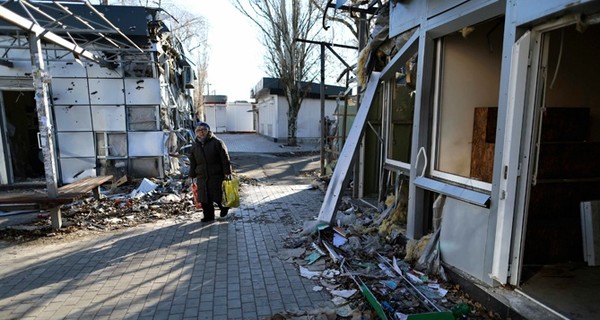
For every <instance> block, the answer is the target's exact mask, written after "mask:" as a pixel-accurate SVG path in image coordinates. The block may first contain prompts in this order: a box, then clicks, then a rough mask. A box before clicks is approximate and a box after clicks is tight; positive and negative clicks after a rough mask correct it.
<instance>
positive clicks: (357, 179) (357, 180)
mask: <svg viewBox="0 0 600 320" xmlns="http://www.w3.org/2000/svg"><path fill="white" fill-rule="evenodd" d="M366 45H367V15H366V14H365V13H361V14H360V19H359V22H358V51H359V52H361V51H362V50H363V49H364V47H365V46H366ZM361 92H362V86H360V85H359V86H358V87H357V95H356V106H357V111H358V107H359V106H360V101H361V99H360V97H361ZM360 140H361V143H360V147H359V148H356V154H355V155H354V172H353V177H352V180H353V181H354V186H353V188H352V198H355V199H356V198H360V197H362V195H361V193H362V192H361V190H362V187H361V184H362V181H361V177H362V174H361V173H362V170H363V168H362V165H361V163H360V161H359V160H360V158H361V155H362V154H364V149H363V148H364V134H363V136H362V137H361V138H360Z"/></svg>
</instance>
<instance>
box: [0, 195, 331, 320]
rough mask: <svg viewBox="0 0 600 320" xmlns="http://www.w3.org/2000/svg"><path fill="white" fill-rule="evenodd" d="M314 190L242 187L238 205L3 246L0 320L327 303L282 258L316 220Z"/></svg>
mask: <svg viewBox="0 0 600 320" xmlns="http://www.w3.org/2000/svg"><path fill="white" fill-rule="evenodd" d="M322 200H323V193H322V192H321V191H319V190H307V188H306V187H304V186H300V185H273V186H246V185H244V186H243V189H242V205H241V207H240V208H238V209H235V210H234V211H233V212H232V215H231V216H230V217H228V218H226V219H223V220H217V221H216V222H214V223H211V224H205V223H202V222H200V221H199V218H200V215H199V214H195V215H188V216H187V217H186V219H179V220H177V219H169V220H161V221H159V222H156V223H151V224H146V225H143V226H138V227H133V228H129V229H127V230H122V231H119V232H113V233H107V234H97V235H88V236H84V237H82V238H81V239H77V240H75V241H69V242H60V241H59V242H54V243H50V244H44V245H39V244H38V245H35V246H33V245H6V244H2V245H0V257H1V259H0V319H63V318H67V319H167V318H168V319H264V318H268V317H269V316H271V315H273V314H275V313H277V312H284V311H296V310H311V309H316V308H321V307H329V306H330V301H329V300H330V297H329V295H328V293H326V292H324V291H323V292H314V291H313V290H312V287H313V286H314V285H315V284H314V282H313V281H312V280H307V279H305V278H302V277H300V274H299V271H298V269H297V267H296V266H294V265H293V264H291V263H289V262H285V261H281V260H280V259H279V258H278V257H277V251H278V250H279V249H282V248H283V240H284V238H285V237H286V236H287V234H288V232H289V231H290V230H292V229H294V228H298V227H300V226H301V225H302V223H303V222H304V221H306V220H311V219H314V217H315V216H317V215H318V211H319V208H320V205H321V202H322Z"/></svg>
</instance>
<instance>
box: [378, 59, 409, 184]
mask: <svg viewBox="0 0 600 320" xmlns="http://www.w3.org/2000/svg"><path fill="white" fill-rule="evenodd" d="M416 57H417V54H414V55H413V56H412V57H410V58H408V59H407V60H406V62H405V63H407V62H409V61H410V60H412V59H413V58H416ZM399 69H402V67H401V68H399ZM401 75H402V73H401V72H400V71H399V70H398V71H395V72H394V75H393V76H392V77H391V79H389V80H388V81H386V83H385V90H384V95H385V100H384V101H385V102H384V103H385V108H384V114H383V118H384V123H385V124H386V125H385V128H384V130H385V131H384V132H385V135H386V139H385V141H386V143H385V146H384V148H385V154H384V155H385V165H386V166H387V167H391V168H394V169H398V170H400V171H403V172H406V173H408V172H409V171H410V159H411V145H412V134H413V130H412V127H413V119H414V104H415V100H414V92H415V91H414V90H413V91H412V95H413V96H412V97H408V99H409V102H408V103H409V104H411V105H407V106H404V107H406V108H402V106H399V107H400V109H403V110H401V111H403V112H407V113H409V116H408V117H402V116H401V118H402V119H395V118H396V117H397V116H399V114H398V112H395V111H394V110H395V107H398V106H397V104H398V99H400V94H402V93H401V92H399V89H400V88H399V87H401V86H403V87H406V88H408V86H406V85H398V77H399V76H401ZM406 93H407V94H408V95H411V93H410V92H406ZM404 109H407V110H404ZM408 109H410V110H408ZM406 125H408V127H409V132H408V134H407V135H408V137H406V138H407V140H406V141H407V143H408V146H407V147H406V148H405V149H406V151H407V154H406V155H405V157H404V158H403V157H402V156H397V155H395V154H394V152H395V150H396V148H395V144H396V143H395V142H396V140H395V135H394V132H395V130H396V129H397V127H398V126H406ZM405 134H406V133H404V134H403V135H405Z"/></svg>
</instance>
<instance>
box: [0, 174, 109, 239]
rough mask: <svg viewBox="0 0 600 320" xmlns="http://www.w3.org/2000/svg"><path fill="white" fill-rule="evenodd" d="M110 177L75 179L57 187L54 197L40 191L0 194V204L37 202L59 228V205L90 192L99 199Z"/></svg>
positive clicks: (60, 221)
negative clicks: (103, 185) (48, 212)
mask: <svg viewBox="0 0 600 320" xmlns="http://www.w3.org/2000/svg"><path fill="white" fill-rule="evenodd" d="M112 178H113V176H112V175H108V176H99V177H87V178H83V179H80V180H77V181H75V182H73V183H69V184H66V185H64V186H62V187H60V188H58V190H57V191H58V195H57V196H56V198H51V197H49V196H48V194H47V193H42V192H37V193H34V192H27V193H7V194H0V204H24V203H33V204H37V205H39V206H40V208H43V209H48V210H49V211H50V218H51V221H52V227H53V228H55V229H59V228H60V227H62V217H61V212H60V206H61V205H63V204H66V203H71V202H73V201H75V200H77V199H80V198H82V197H84V196H85V195H86V194H88V193H90V192H93V194H94V197H95V198H96V199H100V197H101V194H100V186H101V185H102V184H104V183H106V182H108V181H110V180H112Z"/></svg>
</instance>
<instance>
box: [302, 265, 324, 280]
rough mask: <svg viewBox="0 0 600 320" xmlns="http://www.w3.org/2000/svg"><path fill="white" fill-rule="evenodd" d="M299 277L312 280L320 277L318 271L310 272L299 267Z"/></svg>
mask: <svg viewBox="0 0 600 320" xmlns="http://www.w3.org/2000/svg"><path fill="white" fill-rule="evenodd" d="M300 275H301V276H302V277H304V278H306V279H312V278H314V277H318V276H320V275H321V273H320V272H318V271H310V270H308V269H307V268H305V267H303V266H300Z"/></svg>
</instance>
